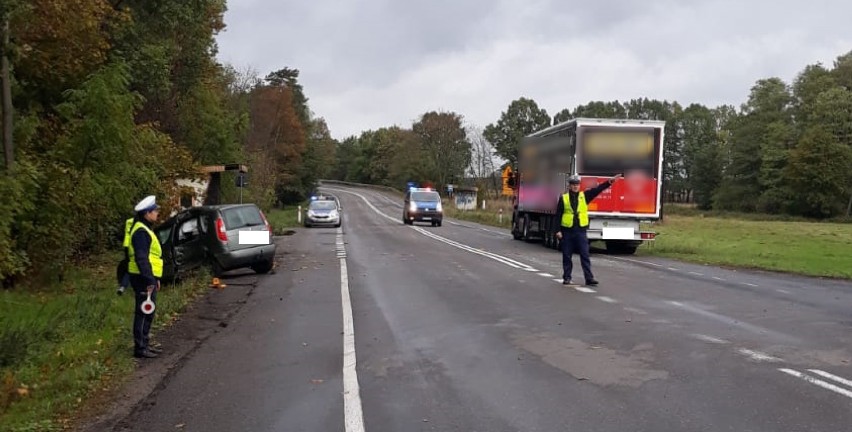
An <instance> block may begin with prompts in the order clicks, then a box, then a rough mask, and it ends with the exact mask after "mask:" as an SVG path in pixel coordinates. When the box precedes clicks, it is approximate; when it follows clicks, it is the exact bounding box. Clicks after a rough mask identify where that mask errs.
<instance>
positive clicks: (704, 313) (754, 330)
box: [666, 300, 799, 342]
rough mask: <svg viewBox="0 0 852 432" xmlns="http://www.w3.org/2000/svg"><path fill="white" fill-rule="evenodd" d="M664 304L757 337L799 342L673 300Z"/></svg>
mask: <svg viewBox="0 0 852 432" xmlns="http://www.w3.org/2000/svg"><path fill="white" fill-rule="evenodd" d="M666 303H668V304H670V305H673V306H677V307H679V308H682V309H683V310H685V311H688V312H692V313H694V314H698V315H701V316H704V317H707V318H710V319H713V320H716V321H719V322H722V323H725V324H728V325H731V326H736V327H739V328H742V329H744V330H748V331H750V332H752V333H756V334H759V335H762V336H771V337H775V338H778V339H780V340H783V341H787V342H798V341H799V340H798V339H797V338H795V337H793V336H790V335H787V334H784V333H780V332H777V331H775V330H770V329H768V328H765V327H760V326H756V325H754V324H749V323H747V322H743V321H742V320H740V319H737V318H732V317H729V316H726V315H722V314H717V313H715V312H710V311H708V310H704V309H701V308H700V307H697V306H694V305H691V304H686V303H681V302H678V301H673V300H669V301H666Z"/></svg>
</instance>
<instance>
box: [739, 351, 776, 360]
mask: <svg viewBox="0 0 852 432" xmlns="http://www.w3.org/2000/svg"><path fill="white" fill-rule="evenodd" d="M737 351H738V352H739V353H740V354H742V355H744V356H747V357H749V358H751V359H752V360H754V361H759V362H760V361H766V362H781V361H784V360H781V359H780V358H778V357H772V356H771V355H769V354H764V353H762V352H760V351H752V350H750V349H745V348H740V349H739V350H737Z"/></svg>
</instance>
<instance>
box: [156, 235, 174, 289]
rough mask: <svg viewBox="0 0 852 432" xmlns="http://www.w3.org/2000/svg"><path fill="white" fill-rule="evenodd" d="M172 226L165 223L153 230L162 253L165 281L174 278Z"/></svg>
mask: <svg viewBox="0 0 852 432" xmlns="http://www.w3.org/2000/svg"><path fill="white" fill-rule="evenodd" d="M174 226H175V225H174V224H173V223H167V224H163V225H161V226H159V227H157V229H155V230H154V232H155V233H156V235H157V239H159V240H160V248H161V249H162V251H163V256H162V258H163V279H165V280H172V279H174V277H175V271H176V269H175V253H174V244H175V243H174V238H173V237H174V235H173V234H174Z"/></svg>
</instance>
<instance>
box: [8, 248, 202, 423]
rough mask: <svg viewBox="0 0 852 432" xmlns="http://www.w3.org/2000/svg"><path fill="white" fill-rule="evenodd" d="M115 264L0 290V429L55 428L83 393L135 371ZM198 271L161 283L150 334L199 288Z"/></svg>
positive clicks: (129, 316) (129, 301)
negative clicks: (48, 281) (35, 284)
mask: <svg viewBox="0 0 852 432" xmlns="http://www.w3.org/2000/svg"><path fill="white" fill-rule="evenodd" d="M113 258H115V259H113ZM116 262H117V256H116V257H101V258H100V259H99V260H97V261H94V262H89V263H84V264H83V265H80V266H77V267H75V269H73V270H72V271H71V272H70V273H68V274H66V275H65V282H63V283H61V284H54V285H53V286H50V287H48V288H42V289H38V290H36V289H33V288H28V287H18V288H16V289H14V290H6V291H0V430H2V431H9V432H23V431H52V430H61V429H62V428H63V427H64V425H65V421H64V420H63V419H64V418H66V417H67V415H68V414H69V413H72V412H73V411H74V410H75V409H77V408H78V407H80V406H81V405H82V404H85V401H86V397H87V396H88V395H91V394H93V393H94V392H98V391H103V390H106V389H110V388H113V387H114V386H116V385H119V384H121V383H122V382H123V380H124V378H125V377H127V376H128V374H129V372H130V371H131V370H132V369H133V368H134V363H133V360H132V357H131V354H132V351H133V341H132V338H131V332H130V329H131V323H132V320H133V307H134V303H133V294H132V292H131V293H130V294H128V293H125V294H124V295H123V296H118V295H116V293H115V287H116V283H115V276H114V275H115V271H114V268H115V267H114V266H115V263H116ZM202 276H203V275H199V277H198V278H197V279H196V280H193V281H187V282H185V283H182V284H178V285H167V286H163V289H162V290H161V291H160V295H159V296H158V304H157V317H156V319H155V320H154V328H153V329H152V331H151V333H152V339H156V333H157V332H158V331H159V330H161V329H163V328H164V327H165V326H168V325H170V324H171V323H172V322H173V321H174V319H175V318H176V317H177V315H178V313H180V311H182V310H183V309H184V308H185V306H186V305H187V303H189V302H190V301H191V300H192V299H193V298H194V297H195V296H197V295H199V294H201V293H203V292H204V291H205V289H206V284H205V283H204V282H205V281H206V278H203V277H202Z"/></svg>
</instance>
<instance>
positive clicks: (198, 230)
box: [173, 214, 206, 272]
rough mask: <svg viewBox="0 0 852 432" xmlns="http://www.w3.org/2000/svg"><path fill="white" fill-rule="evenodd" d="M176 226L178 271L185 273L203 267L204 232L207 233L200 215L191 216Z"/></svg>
mask: <svg viewBox="0 0 852 432" xmlns="http://www.w3.org/2000/svg"><path fill="white" fill-rule="evenodd" d="M175 226H176V229H175V233H174V236H173V237H174V239H175V246H174V262H175V266H176V268H177V271H178V272H185V271H188V270H192V269H194V268H197V267H199V266H201V264H202V263H203V261H204V257H205V250H204V241H203V240H204V239H203V234H204V232H203V231H206V230H205V227H204V225H203V224H202V221H201V218H200V217H199V215H198V214H191V215H188V217H187V218H185V219H183V220H181V221H180V222H178V223H177V224H176V225H175Z"/></svg>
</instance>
